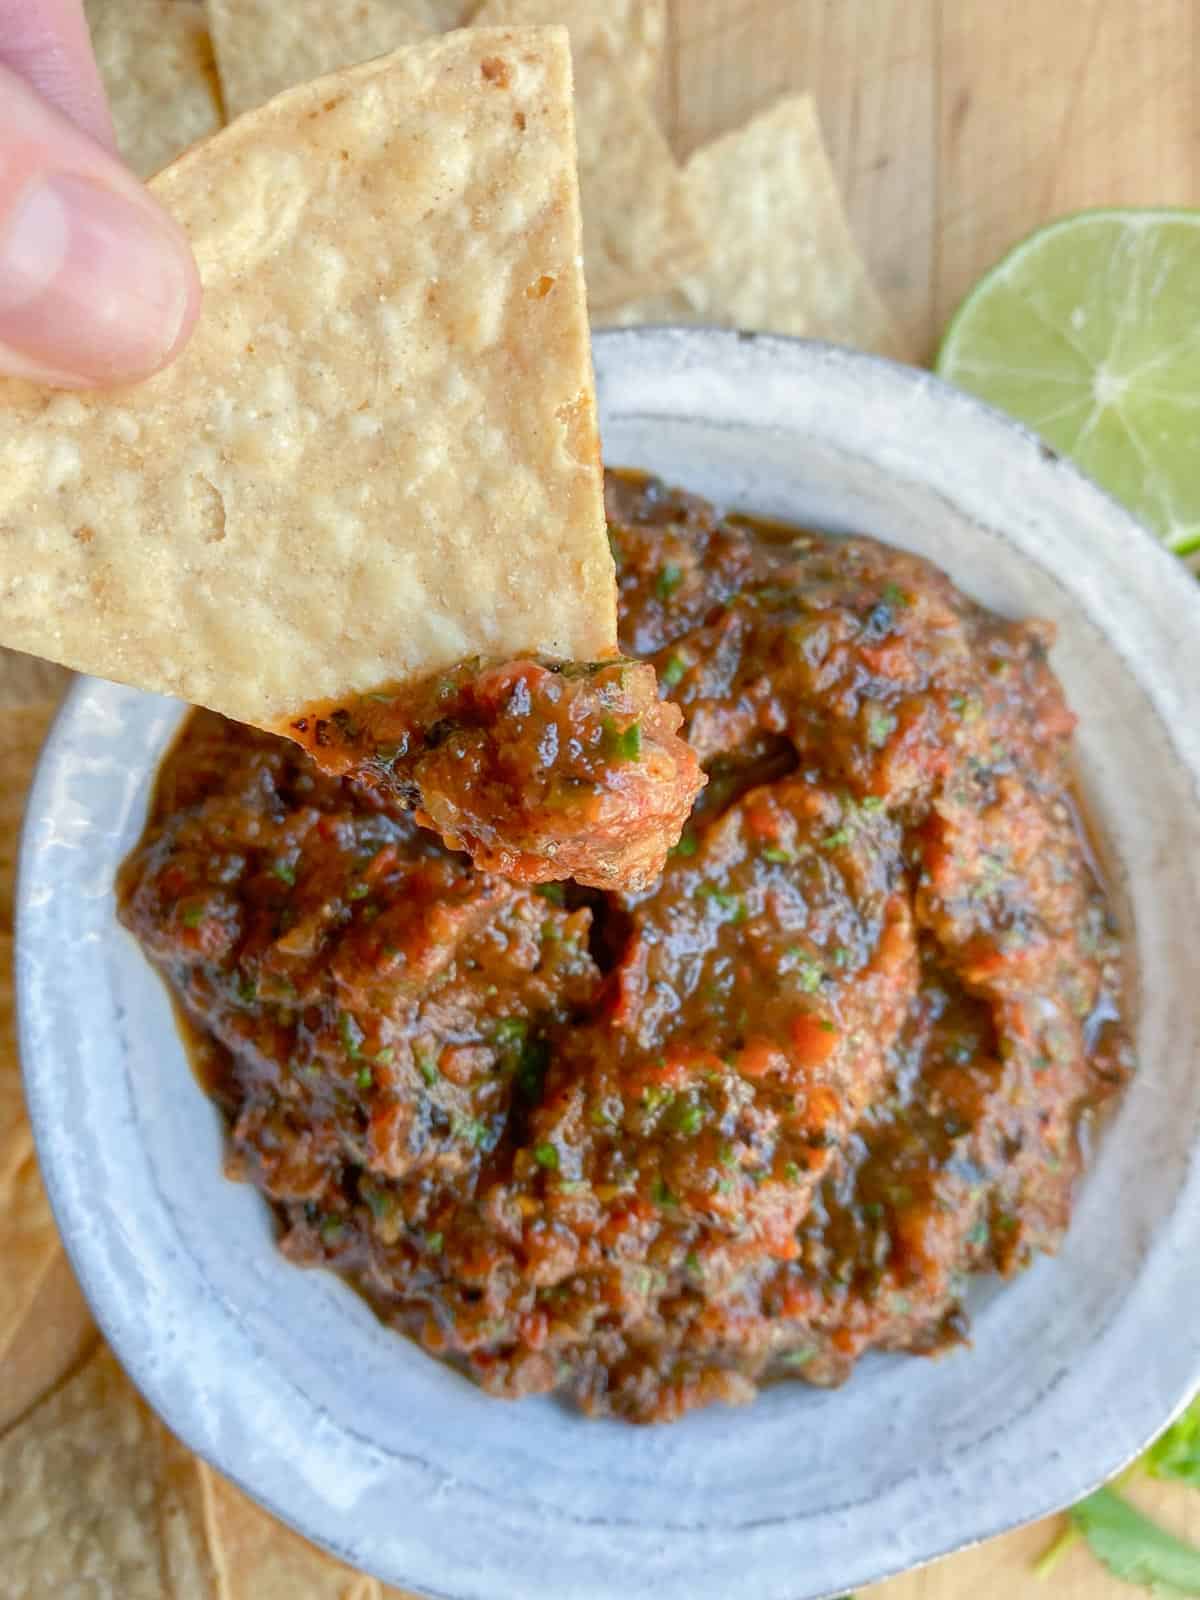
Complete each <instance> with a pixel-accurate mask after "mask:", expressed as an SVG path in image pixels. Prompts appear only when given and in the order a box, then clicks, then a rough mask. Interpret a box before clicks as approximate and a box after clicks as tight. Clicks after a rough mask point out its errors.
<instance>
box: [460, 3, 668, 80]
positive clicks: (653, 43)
mask: <svg viewBox="0 0 1200 1600" xmlns="http://www.w3.org/2000/svg"><path fill="white" fill-rule="evenodd" d="M475 16H476V20H477V21H478V22H480V23H481V24H482V23H485V22H488V23H493V24H494V23H498V22H507V23H509V24H513V23H525V24H530V23H539V24H542V25H545V24H547V23H552V22H561V23H562V25H563V27H565V28H566V30H567V32H568V33H569V34H570V35H571V44H572V46H573V48H574V49H575V52H576V55H575V72H576V77H577V78H578V79H580V80H581V81H582V79H583V64H584V63H585V62H586V60H587V54H588V50H589V48H590V35H591V34H592V33H593V32H594V30H595V28H596V24H597V23H601V22H602V23H604V24H605V25H606V26H607V28H608V30H609V32H610V33H611V35H612V38H613V41H614V43H615V44H616V46H617V51H618V54H619V55H620V59H621V65H622V67H623V68H624V70H625V74H626V76H627V78H628V80H629V82H630V83H631V84H632V86H633V88H634V89H635V90H636V91H637V93H638V94H640V95H645V96H646V97H647V98H651V97H653V94H654V91H655V89H656V87H657V85H658V75H659V70H660V68H661V66H662V57H663V48H664V46H665V44H666V34H667V7H666V0H488V3H487V4H486V5H484V6H482V7H478V8H477V9H476V12H475Z"/></svg>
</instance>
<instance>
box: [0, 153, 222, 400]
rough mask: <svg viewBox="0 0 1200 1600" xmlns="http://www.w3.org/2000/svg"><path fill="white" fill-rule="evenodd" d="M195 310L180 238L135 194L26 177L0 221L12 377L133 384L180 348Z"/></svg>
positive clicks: (4, 342) (193, 277)
mask: <svg viewBox="0 0 1200 1600" xmlns="http://www.w3.org/2000/svg"><path fill="white" fill-rule="evenodd" d="M199 305H200V285H199V280H198V276H197V272H196V264H195V261H194V259H193V256H192V252H191V249H190V247H189V245H188V242H187V239H186V237H185V236H184V234H183V232H182V230H181V229H180V228H179V227H178V225H177V224H176V223H175V222H173V221H172V220H171V218H169V217H168V216H167V215H166V214H165V213H164V212H163V211H162V210H161V208H160V207H159V206H158V205H157V203H156V202H155V201H154V200H153V199H152V198H151V197H150V196H149V195H148V194H146V193H145V192H144V191H142V192H137V191H135V192H133V193H130V192H128V191H127V190H126V189H125V188H122V189H121V190H118V189H115V188H110V187H108V185H107V184H105V183H104V182H103V181H102V180H98V179H97V178H93V177H86V178H85V177H80V176H78V175H76V174H74V173H56V172H34V173H31V174H30V175H29V177H28V179H27V181H26V182H25V184H24V185H23V187H22V188H21V189H20V190H19V192H18V193H16V195H15V196H14V197H13V199H12V201H11V203H10V205H9V207H8V209H7V213H6V214H4V215H3V216H0V346H3V347H4V348H5V349H7V351H9V352H10V353H12V354H13V355H14V356H15V357H16V358H17V360H16V362H15V363H10V364H9V366H8V370H9V371H10V373H12V374H13V375H21V376H31V375H35V374H43V375H44V376H45V380H46V381H47V382H63V381H66V382H68V383H70V384H72V386H75V387H98V386H109V385H117V384H124V383H134V382H137V381H138V380H140V379H143V378H147V377H149V376H151V375H152V374H153V373H156V372H159V371H161V370H162V368H163V367H165V366H166V365H167V363H168V362H170V361H171V360H172V359H173V358H174V356H175V355H176V354H177V353H178V351H179V350H181V349H182V347H183V345H184V344H185V343H186V342H187V339H188V337H189V336H190V334H191V331H192V329H193V327H194V326H195V321H196V316H197V314H198V311H199ZM0 360H2V352H0Z"/></svg>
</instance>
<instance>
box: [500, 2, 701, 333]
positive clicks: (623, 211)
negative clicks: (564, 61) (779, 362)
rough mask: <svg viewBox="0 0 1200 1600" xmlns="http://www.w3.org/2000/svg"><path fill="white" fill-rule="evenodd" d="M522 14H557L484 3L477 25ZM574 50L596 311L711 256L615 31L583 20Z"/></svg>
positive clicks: (664, 284) (653, 289)
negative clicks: (623, 59)
mask: <svg viewBox="0 0 1200 1600" xmlns="http://www.w3.org/2000/svg"><path fill="white" fill-rule="evenodd" d="M576 9H578V10H579V11H580V12H581V13H582V10H583V8H582V7H578V8H576ZM518 10H520V14H521V16H522V17H524V16H525V14H526V12H528V13H529V14H533V13H535V12H536V13H539V14H542V13H545V14H547V15H548V14H551V13H556V12H557V10H558V8H557V6H555V5H553V4H549V3H547V4H537V5H534V4H532V3H530V4H528V5H526V3H525V0H488V3H487V4H486V5H484V6H483V8H482V9H481V10H480V12H479V13H478V16H477V17H476V23H477V25H478V26H480V27H482V26H483V25H484V24H485V23H490V22H502V21H504V20H505V19H506V18H507V17H508V16H509V14H510V12H516V11H518ZM571 49H572V54H573V55H574V58H575V85H576V115H577V117H578V121H579V192H580V198H581V200H582V203H583V253H584V265H585V268H586V271H587V285H588V300H589V303H590V304H591V306H592V309H593V310H594V311H595V310H604V309H605V308H608V307H612V306H619V305H623V304H625V303H626V302H627V301H629V300H631V299H636V298H638V297H640V296H642V295H648V294H657V293H659V292H661V291H664V290H666V289H668V288H670V287H671V286H672V285H673V284H675V283H676V282H677V281H678V280H679V278H680V277H681V276H682V274H683V273H685V272H689V271H692V270H693V269H696V268H698V267H699V266H700V264H701V263H702V262H703V260H704V258H705V255H706V246H705V242H704V239H703V236H702V235H701V233H700V229H699V226H698V224H697V220H696V212H695V209H694V207H693V205H692V202H691V200H690V198H689V195H688V192H687V187H686V185H685V183H684V180H683V174H682V173H681V172H680V170H679V167H678V166H677V165H676V163H675V158H674V157H673V156H672V154H671V151H670V147H669V146H668V144H667V141H666V140H665V138H664V137H663V135H662V133H661V131H660V129H659V127H658V124H657V123H656V122H655V120H654V116H653V113H652V112H651V110H650V107H649V105H648V104H647V102H646V101H645V100H644V99H643V98H642V96H641V95H640V94H639V93H638V91H637V89H636V87H635V86H634V83H633V80H632V79H631V78H630V75H629V73H628V71H627V70H626V69H625V67H624V65H623V63H622V61H621V51H620V46H619V44H618V41H617V39H616V37H615V36H614V34H613V32H612V30H611V29H610V28H609V27H608V26H607V24H606V23H604V22H603V21H600V20H598V19H597V18H595V17H593V18H592V19H591V20H590V21H588V22H586V23H585V22H584V21H582V20H580V21H579V22H577V23H576V25H575V27H574V31H573V32H572V34H571Z"/></svg>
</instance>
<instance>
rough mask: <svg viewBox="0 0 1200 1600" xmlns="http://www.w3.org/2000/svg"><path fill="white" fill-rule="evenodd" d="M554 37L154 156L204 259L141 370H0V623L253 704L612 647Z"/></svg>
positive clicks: (513, 39)
mask: <svg viewBox="0 0 1200 1600" xmlns="http://www.w3.org/2000/svg"><path fill="white" fill-rule="evenodd" d="M573 158H574V140H573V130H572V115H571V67H570V56H569V50H568V43H567V35H566V32H565V31H564V30H562V29H544V30H542V29H528V30H519V29H517V30H514V29H492V30H484V29H473V30H466V31H463V32H458V33H451V34H447V35H445V36H444V37H443V38H440V39H437V40H435V41H433V42H431V43H430V44H427V45H415V46H413V47H412V48H411V49H408V50H401V51H397V52H396V53H395V54H394V55H391V56H386V57H384V58H383V59H382V60H379V61H374V62H369V63H367V64H365V65H363V66H358V67H353V68H350V69H348V70H347V71H345V72H344V73H340V74H337V75H335V76H333V77H330V78H326V79H322V80H319V81H318V82H317V83H315V84H308V85H305V86H304V87H302V88H298V89H293V90H291V91H289V93H287V94H286V95H283V96H280V97H279V98H278V99H276V100H273V101H272V102H271V103H270V104H269V105H268V106H266V107H264V108H262V109H261V110H259V111H255V112H251V113H250V114H249V115H247V116H245V117H242V118H239V119H238V121H237V122H236V123H234V124H232V125H231V126H230V127H228V128H226V129H225V130H223V131H222V132H221V133H219V134H217V135H215V136H214V137H213V138H212V139H211V140H208V141H207V142H206V143H205V144H203V145H201V146H199V147H197V148H196V149H195V150H192V151H190V152H189V153H188V154H187V155H186V156H184V157H183V158H182V159H181V160H180V161H179V162H177V163H176V164H175V165H174V166H173V167H170V168H168V169H167V171H166V172H165V173H163V174H162V175H161V176H160V177H159V178H157V179H156V180H155V181H154V184H153V187H154V190H155V192H156V193H157V195H158V197H159V199H160V200H162V201H163V203H164V204H165V205H166V206H167V207H168V209H169V210H171V211H173V212H174V214H175V215H176V216H177V217H178V218H180V220H181V221H182V222H183V224H184V226H185V227H186V228H187V230H188V232H189V234H190V236H191V239H192V243H193V245H194V247H195V250H196V255H197V259H198V261H199V263H200V272H201V277H202V279H203V281H204V284H205V305H204V309H203V312H202V314H201V319H200V325H199V327H198V329H197V331H196V333H195V335H194V337H193V339H192V341H191V343H190V344H189V346H188V348H187V349H186V350H185V351H184V353H183V355H182V356H181V357H180V359H179V360H177V361H176V362H175V363H174V364H173V365H172V366H171V367H170V368H168V370H167V371H165V372H163V373H161V374H159V375H158V376H157V377H155V378H153V379H151V380H150V381H149V382H147V383H144V384H140V385H138V386H136V387H133V388H126V389H122V390H114V391H109V392H107V393H103V394H53V393H51V392H49V391H46V390H42V389H39V388H37V387H35V386H34V385H32V384H28V383H20V382H11V383H8V384H5V385H3V386H2V387H0V534H2V537H0V643H4V644H8V645H11V646H13V647H15V648H17V649H23V650H29V651H32V652H34V653H35V654H38V655H43V656H46V657H48V658H50V659H52V660H57V661H60V662H63V663H64V664H66V665H68V666H72V667H75V668H77V669H79V670H81V671H85V672H94V673H98V674H100V675H102V676H106V677H110V678H115V679H118V680H120V681H123V682H126V683H131V684H135V685H137V686H139V687H142V688H147V689H155V690H159V691H162V692H165V693H169V694H175V695H179V696H182V697H183V698H185V699H189V700H192V701H196V702H198V703H200V704H203V705H208V706H211V707H213V708H214V709H215V710H218V711H222V712H224V713H225V714H226V715H229V716H232V717H236V718H239V719H240V720H242V721H245V722H252V723H258V724H259V725H261V726H275V725H277V724H278V723H279V722H281V721H282V720H283V719H285V718H286V717H287V716H288V715H289V713H292V712H295V711H296V710H297V709H298V707H299V706H301V705H303V704H306V703H308V702H310V701H313V700H321V699H326V698H333V697H335V696H338V697H340V696H343V695H346V694H350V693H355V692H361V691H369V690H371V689H373V688H375V687H377V686H378V685H380V684H381V683H383V682H386V681H403V680H407V679H409V678H413V677H419V676H422V675H425V674H428V673H431V672H435V671H438V670H440V669H441V668H442V667H444V666H446V665H448V664H450V663H452V662H455V661H459V660H462V659H464V658H467V657H471V656H475V655H482V656H487V657H505V656H513V655H517V654H521V653H523V652H526V651H540V652H543V653H546V654H549V655H553V656H560V657H574V658H580V659H594V658H596V657H597V656H602V655H605V654H607V653H611V652H613V651H614V650H615V648H616V585H615V580H614V574H613V567H612V557H611V554H610V552H609V547H608V540H607V533H606V529H605V522H604V509H603V493H602V482H601V468H600V456H599V443H598V439H597V433H596V415H595V395H594V389H593V382H592V370H591V352H590V346H589V341H588V328H587V318H586V309H585V303H584V290H583V281H582V276H581V273H580V264H579V256H580V234H579V208H578V191H577V186H576V182H575V169H574V159H573Z"/></svg>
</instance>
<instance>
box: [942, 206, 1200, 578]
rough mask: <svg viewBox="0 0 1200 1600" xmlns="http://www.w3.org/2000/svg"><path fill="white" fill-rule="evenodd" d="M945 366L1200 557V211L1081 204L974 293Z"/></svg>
mask: <svg viewBox="0 0 1200 1600" xmlns="http://www.w3.org/2000/svg"><path fill="white" fill-rule="evenodd" d="M935 367H936V370H937V371H938V372H939V373H940V374H941V375H942V376H943V377H946V378H948V379H949V380H950V381H951V382H955V383H958V384H959V385H960V387H962V388H964V389H968V390H970V391H971V392H972V393H974V394H977V395H979V396H980V397H981V398H982V399H985V400H987V401H989V402H990V403H991V404H994V405H997V406H999V407H1000V408H1001V409H1003V410H1006V411H1009V412H1011V413H1012V414H1013V415H1014V416H1017V417H1019V418H1020V419H1021V420H1022V421H1024V422H1026V423H1028V424H1029V425H1030V426H1031V427H1032V428H1034V429H1036V430H1037V431H1038V432H1039V433H1040V434H1041V435H1042V436H1043V437H1044V438H1045V439H1046V440H1047V442H1048V443H1050V444H1052V445H1054V447H1055V448H1056V449H1058V450H1061V451H1062V452H1063V453H1064V454H1065V455H1069V456H1071V457H1072V458H1073V459H1074V460H1075V461H1076V462H1077V463H1078V465H1079V466H1081V467H1082V468H1083V470H1084V471H1085V472H1088V473H1089V474H1090V475H1091V476H1092V477H1094V478H1095V479H1096V480H1097V482H1099V483H1100V484H1102V485H1103V486H1104V487H1105V488H1106V489H1108V490H1109V492H1110V493H1112V494H1113V495H1115V496H1116V497H1117V498H1118V499H1121V500H1123V501H1125V503H1126V504H1127V505H1129V506H1130V508H1131V509H1132V510H1133V511H1134V512H1135V513H1136V514H1137V515H1139V516H1140V517H1141V519H1142V520H1143V521H1144V522H1146V523H1147V524H1148V525H1149V526H1150V527H1151V528H1152V529H1153V530H1154V531H1155V532H1156V533H1157V534H1158V536H1159V537H1160V538H1161V539H1162V540H1163V542H1164V543H1166V544H1167V545H1168V546H1169V548H1171V549H1172V550H1175V551H1177V552H1178V553H1179V554H1181V555H1188V554H1192V555H1200V211H1183V210H1177V209H1166V208H1160V207H1147V208H1143V209H1132V208H1120V209H1116V208H1106V209H1100V210H1093V211H1081V212H1075V213H1073V214H1072V215H1070V216H1067V217H1063V218H1060V219H1059V220H1058V221H1057V222H1054V223H1051V224H1050V225H1049V226H1048V227H1045V228H1041V229H1038V230H1037V231H1036V232H1034V233H1032V234H1030V235H1028V236H1027V237H1026V238H1025V239H1022V240H1021V241H1020V242H1019V243H1018V244H1016V245H1014V246H1013V248H1012V249H1011V250H1009V251H1008V253H1007V254H1006V255H1005V256H1004V257H1003V258H1002V259H1001V260H1000V261H999V262H998V263H997V264H996V266H995V267H993V268H992V270H991V271H990V272H989V273H987V274H986V276H985V277H983V278H982V279H981V280H980V282H979V283H978V284H977V285H976V286H975V288H974V289H972V291H971V292H970V294H969V295H968V296H967V297H966V299H965V300H964V301H963V303H962V305H961V306H960V307H959V309H958V310H957V312H956V313H955V315H954V317H953V318H952V319H951V321H950V324H949V326H948V328H947V330H946V333H945V336H944V338H943V340H942V343H941V346H940V348H939V350H938V354H937V358H936V362H935Z"/></svg>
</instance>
